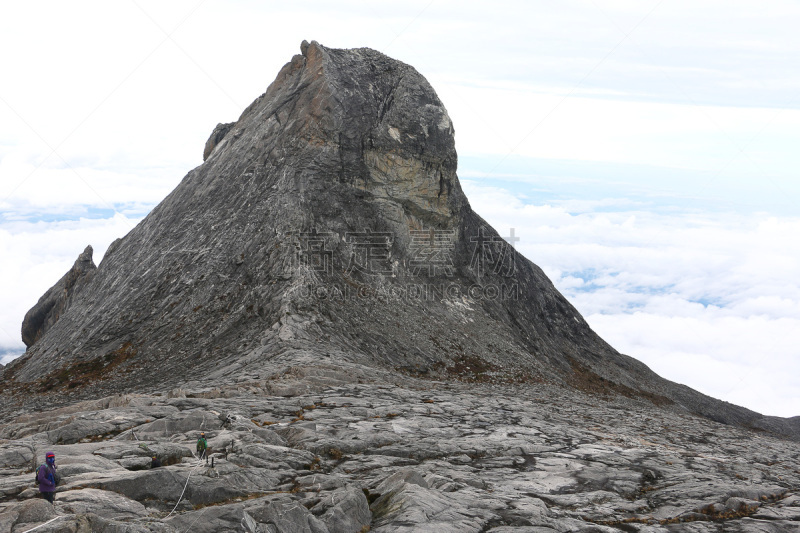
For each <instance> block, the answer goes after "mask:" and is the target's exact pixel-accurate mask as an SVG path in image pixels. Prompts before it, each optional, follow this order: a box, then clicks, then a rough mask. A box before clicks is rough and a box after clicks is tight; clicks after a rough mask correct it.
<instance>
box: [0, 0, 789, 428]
mask: <svg viewBox="0 0 800 533" xmlns="http://www.w3.org/2000/svg"><path fill="white" fill-rule="evenodd" d="M292 4H293V3H289V2H255V1H253V2H244V1H243V2H225V3H223V2H219V1H214V0H207V1H187V2H180V1H173V2H168V3H165V2H149V1H147V2H146V1H139V0H137V1H136V2H134V1H130V2H126V1H122V2H80V1H78V2H68V3H65V2H16V3H8V2H7V3H4V4H3V7H2V8H0V47H2V50H4V53H3V55H2V58H1V59H0V72H1V73H2V82H0V250H1V251H2V255H0V274H1V275H0V355H2V354H3V353H4V354H5V356H4V359H3V361H6V362H7V361H8V360H9V359H10V358H11V357H13V356H16V355H19V354H20V353H21V352H22V351H24V346H23V345H22V342H21V340H20V334H19V330H20V324H21V322H22V318H23V316H24V314H25V312H26V311H27V310H28V309H29V308H30V307H31V306H32V305H33V304H34V303H35V302H36V300H37V299H38V298H39V296H40V295H41V294H42V293H43V292H44V291H45V290H47V288H49V287H50V286H51V285H52V284H53V283H54V282H55V281H57V280H58V278H59V277H61V276H62V275H63V274H64V272H66V270H67V269H68V268H69V267H70V266H71V264H72V263H73V261H74V260H75V258H76V257H77V256H78V254H79V253H80V252H81V251H82V250H83V248H84V247H85V246H86V245H87V244H92V245H93V246H94V248H95V262H96V263H99V261H100V259H101V258H102V254H103V253H104V252H105V249H106V247H107V246H108V244H110V242H111V241H112V240H113V239H115V238H117V237H120V236H122V235H124V234H125V233H126V232H128V231H129V230H130V229H131V228H132V227H133V226H134V225H135V224H136V223H137V222H138V221H139V220H140V219H141V218H142V217H143V216H145V215H146V214H147V213H148V212H149V210H150V209H152V208H153V207H154V206H155V205H156V204H157V203H158V202H159V201H160V200H161V199H162V198H164V196H165V195H166V194H167V193H168V192H169V191H170V190H172V189H173V188H174V187H175V186H176V185H177V184H178V182H179V181H180V179H181V178H182V177H183V176H184V175H185V174H186V173H187V172H188V171H189V170H190V169H191V168H193V167H195V166H197V165H198V164H200V163H201V162H202V157H201V156H202V150H203V145H204V143H205V140H206V139H207V138H208V135H209V134H210V133H211V130H212V129H213V127H214V126H215V125H216V124H217V123H218V122H229V121H233V120H235V119H236V118H237V117H238V116H239V115H240V114H241V112H242V110H244V108H245V107H246V106H247V105H248V104H249V103H250V102H251V101H252V100H253V99H255V98H256V97H257V96H258V95H260V94H261V93H262V92H263V91H264V90H265V89H266V87H267V85H268V84H269V83H270V82H272V80H273V79H274V78H275V76H276V74H277V72H278V70H279V69H280V67H281V66H282V65H283V64H284V63H286V62H287V61H289V60H290V59H291V57H292V55H294V54H296V53H298V52H299V44H300V41H301V40H303V39H308V40H311V39H316V40H318V41H319V42H320V43H322V44H324V45H327V46H332V47H340V48H349V47H360V46H369V47H371V48H375V49H377V50H380V51H382V52H384V53H386V54H388V55H390V56H392V57H395V58H397V59H400V60H402V61H405V62H406V63H409V64H411V65H413V66H415V67H416V68H417V69H418V70H419V71H420V72H421V73H422V74H423V75H425V76H426V77H427V78H428V80H429V81H430V82H431V84H432V85H433V86H434V88H435V89H436V90H437V92H438V93H439V96H440V97H441V99H442V101H443V102H444V104H445V106H446V107H447V109H448V111H449V113H450V116H451V118H452V120H453V123H454V125H455V129H456V148H457V149H458V152H459V176H460V177H461V180H462V183H463V186H464V188H465V191H466V192H467V195H468V197H469V199H470V202H471V203H472V205H473V207H474V208H475V209H476V211H478V212H479V213H480V214H481V215H483V216H484V217H485V218H487V219H488V220H489V221H490V222H491V223H492V224H493V225H494V226H495V227H496V228H497V229H498V230H499V231H500V232H501V233H505V231H506V230H507V229H508V228H511V227H513V228H515V232H516V235H517V236H519V237H520V238H521V241H520V242H519V243H518V246H519V249H520V251H521V252H522V253H523V254H525V255H526V257H528V258H529V259H531V260H532V261H534V262H535V263H537V264H539V265H540V266H541V267H542V268H544V269H545V271H546V272H547V274H548V275H549V276H550V277H551V279H553V281H554V282H555V283H556V286H557V287H558V288H559V289H560V290H561V291H562V292H564V293H565V294H566V295H567V297H568V298H569V299H570V300H571V301H572V302H573V303H574V304H575V305H576V306H577V307H578V309H579V310H580V311H581V313H582V314H583V315H584V316H585V317H586V318H587V320H588V321H589V323H590V324H591V325H592V326H593V327H594V328H595V329H596V330H597V331H598V332H599V333H600V334H601V335H602V336H603V337H604V338H605V339H606V340H608V341H609V342H610V343H611V344H612V345H613V346H615V347H616V348H617V349H619V350H620V351H622V352H624V353H627V354H629V355H632V356H634V357H637V358H639V359H641V360H642V361H644V362H645V363H646V364H648V365H649V366H650V367H651V368H653V369H654V370H655V371H656V372H658V373H660V374H661V375H663V376H665V377H667V378H669V379H673V380H675V381H679V382H681V383H686V384H688V385H690V386H691V387H694V388H696V389H698V390H700V391H702V392H705V393H708V394H711V395H713V396H715V397H718V398H722V399H724V400H727V401H730V402H733V403H737V404H740V405H745V406H747V407H750V408H752V409H755V410H757V411H760V412H763V413H766V414H774V415H781V416H793V415H800V384H798V380H797V379H796V376H798V375H800V280H799V279H798V273H800V244H798V243H799V242H800V240H798V238H797V236H798V234H800V180H799V179H798V169H800V151H798V150H797V147H798V146H800V32H798V31H797V29H796V22H797V21H798V20H800V4H797V3H796V2H789V1H786V2H781V1H767V2H762V3H753V2H736V1H731V0H726V1H719V2H717V1H703V2H697V1H692V2H689V1H680V0H670V1H669V2H665V1H653V0H637V1H608V0H596V1H591V0H589V1H561V2H549V1H538V2H530V1H519V2H513V1H505V2H491V3H489V2H474V3H469V2H454V1H452V2H451V1H445V0H433V1H431V0H423V1H420V2H416V1H404V2H402V3H399V2H398V3H395V2H346V1H335V2H334V1H331V2H314V1H306V2H302V3H295V4H296V5H292Z"/></svg>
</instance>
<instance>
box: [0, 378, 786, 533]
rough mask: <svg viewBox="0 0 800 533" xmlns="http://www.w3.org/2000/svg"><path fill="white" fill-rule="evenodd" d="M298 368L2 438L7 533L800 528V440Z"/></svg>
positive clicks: (583, 398) (102, 410)
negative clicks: (54, 475)
mask: <svg viewBox="0 0 800 533" xmlns="http://www.w3.org/2000/svg"><path fill="white" fill-rule="evenodd" d="M286 370H287V371H286V372H283V373H278V374H276V375H274V376H272V377H271V378H270V379H265V380H258V381H248V380H244V379H242V380H240V382H239V383H230V384H228V385H223V386H221V387H217V388H208V387H205V388H202V389H200V388H198V389H195V388H193V387H194V386H195V385H196V384H189V385H187V387H186V388H185V389H177V390H172V391H170V392H168V393H154V394H131V395H124V396H114V397H109V398H104V399H101V400H95V401H85V402H82V403H78V404H75V405H73V406H71V407H67V408H62V409H57V410H55V411H51V412H42V413H36V414H31V415H22V416H19V417H17V418H16V419H15V420H12V421H9V422H6V423H4V424H2V425H0V439H2V440H0V469H2V470H0V497H1V498H2V499H0V531H10V532H12V533H21V532H24V531H28V530H30V529H31V528H34V527H37V526H39V525H40V524H46V525H44V526H43V527H40V528H39V529H37V530H36V531H38V532H52V533H54V532H62V531H63V532H67V531H69V532H79V531H86V532H88V531H93V532H122V531H125V532H144V531H152V532H156V531H158V532H184V531H193V532H209V533H211V532H222V531H244V532H250V533H254V532H257V531H259V532H262V533H266V532H273V533H275V532H287V533H288V532H293V533H294V532H297V533H300V532H308V533H326V532H327V533H338V532H348V533H349V532H366V531H371V532H387V533H388V532H411V531H416V532H425V531H429V532H437V533H439V532H459V533H461V532H476V533H477V532H492V533H502V532H519V533H534V532H536V533H546V532H556V531H557V532H568V531H569V532H590V531H591V532H602V531H609V532H610V531H641V532H652V533H654V532H667V531H669V532H678V531H681V532H683V531H686V532H689V531H691V532H720V531H731V532H734V531H736V532H738V531H741V532H749V531H764V532H780V531H800V496H798V490H799V489H800V467H798V459H799V458H800V445H798V444H797V443H795V442H791V441H787V440H782V439H778V438H775V437H772V436H770V435H768V434H765V433H756V432H753V431H750V430H746V429H741V428H735V427H732V426H724V425H720V424H717V423H714V422H711V421H709V420H707V419H704V418H701V417H698V416H695V415H692V414H689V413H687V412H683V413H682V412H679V411H677V410H676V409H665V408H664V407H657V406H655V405H653V404H652V403H650V402H648V401H643V400H637V399H630V398H625V397H623V396H618V397H610V396H602V395H600V396H598V395H589V394H586V393H582V392H577V391H572V390H567V389H563V388H561V387H554V386H552V385H545V384H539V385H519V386H514V385H502V386H500V385H480V384H475V383H462V382H454V383H444V382H432V381H425V380H419V379H415V378H409V377H402V376H398V375H396V374H395V375H392V374H388V373H381V372H377V371H375V370H374V369H372V368H367V367H357V366H348V365H346V364H340V363H337V364H335V365H333V364H327V365H313V366H295V367H294V368H292V369H286ZM200 431H205V432H206V435H207V436H208V437H209V445H210V446H211V448H212V450H211V460H210V461H209V462H206V461H201V460H198V459H197V458H196V457H194V455H193V452H194V447H195V442H196V439H197V437H198V435H199V432H200ZM51 449H52V450H54V451H55V453H56V456H57V464H58V465H59V471H60V472H61V475H62V476H63V482H62V485H61V486H60V488H59V492H58V494H57V501H56V505H55V508H54V507H53V506H51V505H50V504H48V503H47V502H46V501H44V500H43V499H40V498H34V496H35V494H36V489H35V488H34V486H33V483H32V473H31V472H32V471H33V467H34V466H35V465H36V464H37V462H41V460H42V457H43V455H44V453H45V451H48V450H51ZM152 455H157V456H158V457H159V459H160V460H161V461H162V463H164V465H166V466H163V467H161V468H157V469H150V468H149V465H150V458H151V456H152Z"/></svg>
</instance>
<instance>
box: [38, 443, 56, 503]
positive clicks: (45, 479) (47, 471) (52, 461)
mask: <svg viewBox="0 0 800 533" xmlns="http://www.w3.org/2000/svg"><path fill="white" fill-rule="evenodd" d="M44 460H45V463H44V464H43V465H42V466H40V467H39V470H37V471H36V482H37V483H38V484H39V492H41V493H42V496H43V497H44V499H46V500H47V501H49V502H50V503H55V501H56V485H58V474H57V473H56V454H54V453H53V452H47V455H45V459H44Z"/></svg>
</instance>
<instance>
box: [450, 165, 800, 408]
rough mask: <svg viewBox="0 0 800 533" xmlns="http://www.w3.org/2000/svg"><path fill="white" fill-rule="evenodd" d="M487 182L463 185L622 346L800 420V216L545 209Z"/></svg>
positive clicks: (666, 370)
mask: <svg viewBox="0 0 800 533" xmlns="http://www.w3.org/2000/svg"><path fill="white" fill-rule="evenodd" d="M486 182H487V180H469V179H467V180H462V183H463V184H464V188H465V191H466V192H467V195H468V196H469V198H470V202H471V203H472V206H473V208H474V209H475V210H476V211H478V212H479V213H480V214H481V215H482V216H483V217H484V218H485V219H486V220H487V221H488V222H489V223H491V224H492V225H493V226H494V227H495V228H496V229H498V231H500V233H501V234H504V233H503V232H504V231H507V230H508V228H515V233H516V235H517V236H518V237H519V238H520V239H521V240H520V241H519V243H517V248H518V250H519V251H520V252H521V253H522V254H523V255H524V256H525V257H527V258H529V259H530V260H532V261H533V262H534V263H536V264H538V265H539V266H540V267H542V269H543V270H544V271H545V273H547V275H548V276H549V277H550V278H551V279H552V280H553V282H554V283H555V285H556V287H558V288H559V290H561V291H562V292H563V293H564V294H565V296H567V298H568V299H569V300H570V301H571V302H572V303H573V304H574V305H575V306H576V307H577V309H578V311H580V312H581V314H583V315H584V317H585V318H586V319H587V320H588V321H589V323H590V325H591V326H592V327H593V328H594V329H595V330H596V331H597V332H598V333H599V334H600V335H601V336H602V337H603V338H604V339H605V340H607V341H608V342H609V343H610V344H611V345H612V346H614V347H615V348H617V349H618V350H619V351H621V352H623V353H626V354H628V355H631V356H633V357H636V358H637V359H640V360H641V361H643V362H645V363H646V364H647V365H648V366H650V367H651V368H652V369H653V370H654V371H656V372H657V373H659V374H660V375H662V376H663V377H666V378H668V379H671V380H673V381H677V382H680V383H684V384H686V385H689V386H690V387H693V388H695V389H697V390H699V391H701V392H704V393H706V394H709V395H711V396H714V397H717V398H721V399H724V400H727V401H730V402H732V403H736V404H740V405H745V406H747V407H750V408H751V409H754V410H756V411H759V412H762V413H765V414H773V415H779V416H796V415H800V385H798V383H797V381H796V380H795V379H794V376H796V375H797V373H798V372H800V280H798V279H797V276H796V273H797V272H798V271H800V242H798V241H797V239H796V235H798V234H800V217H776V216H769V215H761V216H753V215H751V214H742V213H736V212H728V213H725V212H722V213H704V212H693V211H690V210H676V209H674V208H673V209H671V210H669V211H666V212H663V213H661V212H657V211H655V212H654V211H653V210H652V207H650V206H643V205H637V202H633V201H631V200H630V199H616V200H615V199H613V198H607V199H604V200H600V201H596V202H594V203H592V202H579V203H575V202H570V201H564V202H560V203H559V202H552V203H550V204H545V205H541V204H539V205H537V204H535V203H526V202H525V201H524V200H523V199H521V198H520V197H519V196H518V195H514V194H511V193H509V192H508V191H507V190H504V189H502V188H498V187H492V186H490V185H487V183H486ZM489 183H491V181H490V180H489Z"/></svg>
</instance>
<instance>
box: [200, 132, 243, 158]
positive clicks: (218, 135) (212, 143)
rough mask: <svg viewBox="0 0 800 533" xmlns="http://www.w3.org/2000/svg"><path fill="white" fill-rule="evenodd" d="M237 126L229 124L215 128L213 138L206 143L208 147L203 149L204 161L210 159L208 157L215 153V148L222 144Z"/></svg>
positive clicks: (212, 133)
mask: <svg viewBox="0 0 800 533" xmlns="http://www.w3.org/2000/svg"><path fill="white" fill-rule="evenodd" d="M234 124H236V123H235V122H228V123H227V124H217V127H216V128H214V131H212V132H211V136H210V137H209V138H208V140H207V141H206V145H205V147H204V148H203V161H205V160H206V159H208V156H210V155H211V152H213V151H214V148H216V147H217V145H218V144H219V143H220V142H222V140H223V139H224V138H225V136H226V135H227V134H228V132H229V131H231V128H232V127H233V126H234Z"/></svg>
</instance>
